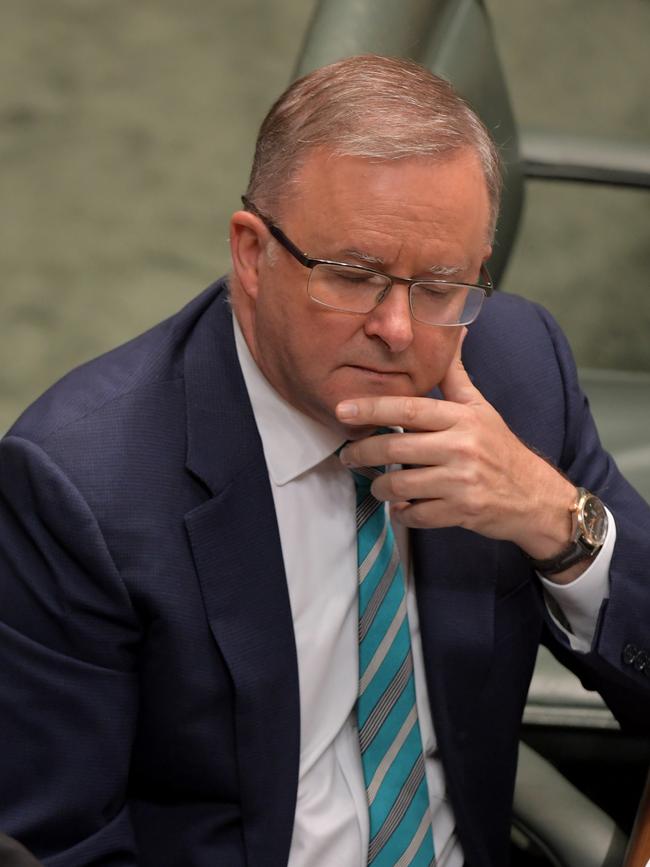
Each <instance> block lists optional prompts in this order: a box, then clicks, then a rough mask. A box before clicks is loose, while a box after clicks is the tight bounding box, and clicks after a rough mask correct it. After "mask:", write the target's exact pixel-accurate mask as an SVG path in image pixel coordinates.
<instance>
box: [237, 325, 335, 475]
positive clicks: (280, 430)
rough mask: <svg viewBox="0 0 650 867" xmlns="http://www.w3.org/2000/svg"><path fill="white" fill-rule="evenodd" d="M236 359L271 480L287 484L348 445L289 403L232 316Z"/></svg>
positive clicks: (332, 431)
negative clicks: (279, 392) (252, 351)
mask: <svg viewBox="0 0 650 867" xmlns="http://www.w3.org/2000/svg"><path fill="white" fill-rule="evenodd" d="M232 321H233V328H234V331H235V345H236V348H237V357H238V359H239V364H240V367H241V370H242V374H243V376H244V382H245V383H246V389H247V391H248V396H249V398H250V402H251V406H252V407H253V415H254V416H255V422H256V424H257V429H258V430H259V433H260V437H261V439H262V447H263V449H264V457H265V458H266V466H267V468H268V471H269V476H270V477H271V481H272V482H273V483H274V484H276V485H286V484H287V482H290V481H292V480H293V479H296V478H297V477H298V476H300V475H302V474H303V473H305V472H307V471H308V470H311V469H313V468H314V467H315V466H317V465H318V464H320V463H321V461H323V460H325V458H328V457H329V456H330V455H332V454H333V453H334V452H335V451H336V450H337V449H338V448H339V447H340V446H342V445H343V443H344V442H345V440H344V439H342V438H341V434H340V433H337V432H336V431H334V430H332V429H330V428H328V427H326V425H324V424H322V423H321V422H318V421H316V420H315V419H313V418H310V417H309V416H307V415H305V414H304V413H302V412H300V410H297V409H296V408H295V407H293V406H292V405H291V404H290V403H288V402H287V401H286V400H285V399H284V398H283V397H281V395H279V394H278V392H277V391H276V390H275V389H274V388H273V386H272V385H271V384H270V383H269V381H268V380H267V379H266V377H265V376H264V374H263V373H262V371H261V370H260V369H259V367H258V366H257V364H256V362H255V360H254V358H253V356H252V355H251V353H250V350H249V348H248V346H247V344H246V340H245V339H244V335H243V334H242V332H241V328H240V327H239V323H238V322H237V317H236V316H233V317H232Z"/></svg>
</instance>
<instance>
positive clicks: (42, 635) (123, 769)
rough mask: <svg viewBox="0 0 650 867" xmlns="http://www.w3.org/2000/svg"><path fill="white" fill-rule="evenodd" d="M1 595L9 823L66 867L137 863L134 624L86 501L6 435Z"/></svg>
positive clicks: (3, 818)
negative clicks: (130, 799) (132, 794)
mask: <svg viewBox="0 0 650 867" xmlns="http://www.w3.org/2000/svg"><path fill="white" fill-rule="evenodd" d="M0 598H1V599H2V606H1V608H0V671H1V672H2V675H1V677H2V688H1V689H0V703H1V705H2V711H1V718H2V720H3V739H2V746H1V747H0V787H1V788H2V792H1V793H0V826H1V827H3V829H4V830H6V831H7V832H8V833H11V834H13V835H15V836H16V837H18V838H19V839H20V840H21V841H22V842H23V843H25V845H27V846H28V847H29V848H30V849H31V850H32V851H33V852H34V854H35V855H36V856H37V857H39V858H41V859H43V860H45V863H52V864H56V865H57V867H58V865H77V864H78V865H82V864H83V865H89V864H94V863H96V862H97V863H99V862H100V861H101V863H103V864H104V863H105V864H107V865H108V864H110V865H111V867H118V865H119V867H130V865H135V864H136V845H135V841H134V836H133V831H132V828H131V822H130V818H129V813H128V808H127V806H126V785H127V779H128V773H129V756H130V749H131V743H132V739H133V733H134V727H135V719H136V713H137V676H136V673H135V671H134V667H135V662H134V646H135V643H136V640H137V634H138V629H137V622H136V618H135V615H134V613H133V611H132V608H131V605H130V602H129V598H128V595H127V593H126V590H125V588H124V586H123V584H122V582H121V580H120V576H119V574H118V571H117V569H116V566H115V564H114V563H113V561H112V559H111V555H110V552H109V551H108V550H107V548H106V545H105V543H104V539H103V536H102V533H101V528H100V527H99V526H98V524H97V522H96V520H95V518H94V516H93V515H92V514H91V512H90V510H89V508H88V506H87V504H86V503H85V501H84V500H83V498H82V497H81V496H80V494H79V492H78V491H77V490H76V488H75V487H74V485H73V484H72V483H71V482H70V480H69V479H68V478H67V477H66V476H65V475H64V473H62V472H61V470H60V469H59V468H58V467H57V466H55V465H54V464H53V462H52V461H51V460H50V459H49V458H48V456H47V454H45V453H44V452H43V451H42V450H41V449H40V448H39V447H37V446H35V445H34V444H32V443H30V442H28V441H26V440H22V439H20V438H18V437H8V438H7V439H5V440H4V441H2V443H0ZM50 858H51V859H53V860H52V861H51V862H49V860H48V859H50Z"/></svg>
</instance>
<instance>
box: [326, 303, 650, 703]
mask: <svg viewBox="0 0 650 867" xmlns="http://www.w3.org/2000/svg"><path fill="white" fill-rule="evenodd" d="M532 309H533V310H534V311H535V312H534V314H533V315H534V320H535V321H534V322H532V323H531V321H530V320H531V317H530V310H531V308H530V307H528V311H529V312H528V313H526V311H525V310H524V311H523V313H524V314H525V315H526V316H528V321H527V322H525V323H524V325H522V327H521V331H522V335H521V336H520V335H519V334H518V333H517V332H516V331H515V333H514V336H513V337H512V338H511V339H510V333H512V329H513V327H514V328H515V329H516V328H517V322H513V321H510V322H509V323H508V325H509V328H510V333H508V338H509V339H510V343H509V344H508V346H507V347H506V349H504V350H503V351H502V350H501V346H500V345H499V344H497V345H495V346H493V345H492V344H491V342H490V337H491V336H492V334H491V332H490V334H486V333H484V334H483V337H482V340H483V343H482V354H481V355H480V357H479V360H480V361H482V362H484V363H485V361H486V360H487V361H489V365H488V366H489V367H490V368H491V370H492V377H493V380H494V377H495V376H496V377H497V382H502V383H503V384H504V385H503V387H502V388H501V392H503V393H504V394H506V395H507V401H506V399H505V398H504V400H503V401H502V402H501V404H499V403H498V401H499V399H500V398H499V394H500V391H499V388H496V389H494V388H493V389H492V394H493V395H495V396H496V399H497V404H496V405H501V406H507V407H509V408H510V410H511V411H512V412H511V415H510V416H508V418H509V421H510V420H511V419H512V418H513V417H514V418H515V419H516V425H515V428H514V429H519V430H520V431H521V430H524V431H526V434H525V436H526V440H527V441H528V442H532V443H534V444H535V445H536V446H538V445H539V444H540V443H541V446H542V451H544V452H545V453H547V454H550V455H552V456H553V460H554V461H555V462H556V464H557V466H558V467H559V468H560V470H561V472H558V471H557V470H556V469H555V468H554V467H553V466H552V465H551V464H550V463H549V462H548V461H546V460H545V459H543V458H541V457H540V456H539V454H537V452H536V451H534V450H532V449H530V448H528V447H527V446H526V445H525V444H524V443H523V442H522V441H521V440H520V439H519V438H518V437H516V436H515V434H514V433H513V432H512V430H510V428H509V427H508V426H507V425H506V424H505V422H504V421H503V419H502V418H501V416H500V415H499V413H498V412H497V411H496V409H494V407H492V406H491V405H490V404H489V403H488V402H487V401H486V400H485V399H484V398H483V396H482V394H481V393H480V391H479V390H478V389H476V388H475V387H474V385H473V384H472V382H471V381H470V380H469V378H468V377H467V376H466V375H465V374H464V370H463V368H462V365H461V363H460V357H459V356H458V357H457V358H456V360H455V361H454V362H453V363H452V365H451V367H450V369H449V372H448V374H447V376H446V377H445V378H444V380H443V382H442V383H441V388H442V390H443V393H444V396H445V397H446V400H445V401H439V400H431V399H430V398H391V397H382V398H378V399H373V398H360V399H357V400H353V401H347V402H346V403H347V404H352V406H339V413H340V414H339V418H340V420H342V421H345V423H346V424H348V425H349V426H350V427H355V426H363V425H374V426H380V425H401V426H403V427H405V428H406V429H407V430H408V431H409V433H407V434H387V435H385V436H380V437H368V438H366V439H363V440H360V441H358V442H355V443H353V444H350V445H348V446H347V447H346V449H345V450H344V452H343V453H342V459H343V460H344V461H346V462H348V463H350V464H352V465H362V464H364V463H367V464H371V465H372V464H382V463H401V464H405V465H410V466H408V467H407V468H405V469H403V470H400V471H398V472H395V473H388V474H385V475H384V476H382V477H381V478H380V479H379V480H378V481H377V482H376V483H374V486H373V490H374V492H375V494H376V496H378V497H379V498H380V499H385V500H390V501H391V502H392V508H393V509H394V510H395V513H396V514H395V517H396V518H397V519H398V520H402V521H403V522H404V523H405V524H407V525H408V526H414V527H418V526H419V527H441V526H450V525H459V526H464V527H467V528H469V529H472V530H475V531H476V532H479V533H481V534H483V535H485V536H488V537H491V538H495V539H503V540H508V541H512V542H515V543H516V544H517V545H519V546H520V547H521V548H522V549H523V550H524V551H526V553H528V554H530V555H532V556H534V557H537V558H543V557H544V556H553V554H554V553H557V552H558V551H559V550H561V548H562V547H563V545H566V542H567V540H568V534H569V532H570V523H569V508H570V505H572V502H573V497H574V496H575V485H578V484H581V485H584V486H585V487H587V488H589V489H590V490H592V491H594V492H595V493H597V494H599V495H600V496H601V497H602V498H603V500H604V501H605V503H606V505H607V506H608V507H609V508H610V510H611V512H612V514H613V515H614V518H615V521H616V527H617V531H618V541H617V544H616V546H615V551H614V554H613V558H612V566H611V573H610V581H611V595H610V599H609V601H604V602H603V605H602V608H601V611H600V619H599V624H598V629H597V630H596V635H595V638H594V644H593V647H592V650H591V653H588V654H586V655H583V654H581V655H580V658H579V659H578V658H577V657H575V656H573V655H571V654H568V653H566V651H567V650H568V646H569V645H568V641H567V638H566V635H565V634H563V633H562V631H561V630H559V629H557V628H556V627H555V625H554V624H553V623H552V621H551V620H550V617H549V629H550V632H551V633H552V638H551V639H549V640H550V641H551V643H552V644H553V645H554V649H555V650H556V651H558V652H559V653H561V655H562V657H563V661H567V658H568V657H571V659H572V664H571V667H573V668H574V670H575V669H576V668H577V670H578V673H579V674H580V675H581V676H582V677H583V679H585V682H586V684H587V685H591V686H594V685H595V683H597V684H598V687H599V689H600V690H601V692H603V694H604V695H605V698H606V700H608V702H609V703H610V705H612V706H613V708H614V709H617V710H618V711H619V715H620V711H621V710H622V709H623V705H626V706H627V705H629V702H628V701H626V697H627V698H629V695H628V693H627V690H631V691H632V694H633V693H634V692H636V691H637V690H638V694H640V695H642V696H643V699H644V703H643V705H642V708H641V711H642V713H641V717H644V715H645V719H647V717H648V714H649V713H650V708H648V696H649V695H650V690H649V687H650V680H648V679H647V677H645V675H644V674H643V673H639V672H638V671H631V670H630V669H631V668H632V667H633V666H631V665H630V664H626V663H625V662H624V658H623V655H624V649H625V647H626V646H627V645H628V644H630V643H632V644H635V645H636V646H638V647H643V646H645V645H647V640H646V639H644V638H643V636H642V633H643V631H644V629H643V624H644V623H647V622H648V616H650V611H649V610H648V609H649V608H650V598H649V597H650V594H648V592H647V587H648V563H649V562H650V509H649V508H648V506H647V504H645V503H644V502H643V501H642V500H641V498H640V497H639V496H638V495H637V494H636V492H634V490H633V489H632V488H631V486H630V485H628V483H627V482H626V481H625V480H624V479H623V478H622V477H621V475H620V473H619V472H618V470H617V468H616V466H615V464H614V462H613V461H612V459H611V457H610V456H609V455H607V454H606V453H605V452H604V451H603V449H602V447H601V445H600V442H599V439H598V436H597V433H596V431H595V427H594V424H593V419H592V418H591V415H590V413H589V408H588V405H587V402H586V400H585V397H584V395H583V394H582V392H581V390H580V388H579V385H578V382H577V376H576V372H575V366H574V364H573V359H572V357H571V353H570V350H569V348H568V345H567V344H566V341H565V339H564V337H563V335H562V334H561V332H560V331H559V329H558V328H557V326H556V325H555V324H554V322H553V320H552V318H551V317H550V316H549V315H548V314H547V313H545V311H542V310H539V309H536V308H532ZM517 312H518V313H519V312H520V311H517ZM496 318H498V317H495V319H496ZM540 319H541V323H540ZM502 327H503V330H504V331H505V330H507V329H506V327H505V326H502ZM531 333H532V334H534V339H535V350H536V352H535V353H534V355H533V356H532V358H531V353H530V352H529V348H528V346H527V341H529V340H530V337H531ZM501 337H502V341H501V342H503V335H501ZM511 344H513V345H511ZM475 360H476V353H475ZM522 360H523V361H522ZM515 363H516V364H518V366H517V367H513V364H515ZM499 365H501V366H499ZM499 377H500V379H499ZM484 379H485V377H484ZM551 384H552V394H553V399H552V401H550V403H549V388H550V386H551ZM522 389H523V391H522ZM540 390H541V391H542V392H544V394H545V398H544V399H542V398H539V397H538V392H539V391H540ZM519 395H521V398H519ZM513 398H514V400H513ZM515 401H516V403H515ZM549 405H551V406H552V407H553V409H552V411H549ZM522 407H526V410H525V411H524V410H523V409H522ZM350 413H352V414H350ZM549 413H550V414H549ZM540 507H541V508H540ZM549 519H552V520H549ZM547 543H549V544H548V546H547ZM542 544H543V545H545V546H547V548H546V554H544V553H542V551H541V550H540V547H538V546H539V545H542ZM550 544H552V545H554V550H551V548H550ZM584 568H585V567H584V565H583V564H578V566H577V567H572V571H571V572H569V573H567V574H565V575H562V574H561V575H558V576H554V577H555V578H556V579H560V580H572V579H573V578H575V577H577V574H579V573H580V572H581V571H582V569H584ZM612 613H614V617H611V615H612ZM594 675H595V677H594ZM638 715H639V714H638V712H637V716H638Z"/></svg>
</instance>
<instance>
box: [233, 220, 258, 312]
mask: <svg viewBox="0 0 650 867" xmlns="http://www.w3.org/2000/svg"><path fill="white" fill-rule="evenodd" d="M266 231H267V230H266V228H265V227H264V224H263V223H262V222H261V220H260V219H259V218H258V217H256V216H255V215H254V214H251V213H249V212H248V211H235V213H234V214H233V215H232V217H231V218H230V255H231V257H232V266H233V271H234V272H235V276H236V278H237V281H238V283H239V285H240V286H241V288H242V289H243V290H244V292H245V293H246V295H248V296H249V297H250V298H253V299H254V298H257V289H258V278H259V268H260V259H261V256H262V253H263V250H264V241H265V239H264V236H265V234H266Z"/></svg>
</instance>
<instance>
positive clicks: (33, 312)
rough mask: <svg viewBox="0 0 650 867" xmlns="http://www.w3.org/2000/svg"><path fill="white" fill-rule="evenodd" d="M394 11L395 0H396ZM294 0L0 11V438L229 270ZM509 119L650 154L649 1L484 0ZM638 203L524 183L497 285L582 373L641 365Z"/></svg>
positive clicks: (93, 3)
mask: <svg viewBox="0 0 650 867" xmlns="http://www.w3.org/2000/svg"><path fill="white" fill-rule="evenodd" d="M396 2H398V0H396ZM313 7H314V2H313V0H268V2H265V3H262V2H260V0H219V2H208V0H185V2H184V3H182V4H180V3H178V2H176V0H139V2H137V3H134V2H132V0H58V2H56V3H53V2H52V0H4V2H3V8H2V28H1V30H0V73H1V74H0V201H1V202H2V232H1V233H0V260H1V262H2V278H3V279H2V282H1V283H0V431H2V430H4V429H5V428H6V427H7V426H8V425H9V424H10V423H11V421H13V419H14V418H15V417H16V415H17V414H18V412H19V411H20V410H21V409H22V408H23V407H24V406H25V405H26V404H27V403H28V402H30V401H31V400H32V399H34V398H35V397H36V396H37V395H38V394H39V393H40V392H41V391H42V390H43V389H44V388H45V387H46V386H48V385H49V384H50V383H51V382H53V381H54V380H55V379H57V378H58V377H59V376H60V375H62V374H63V373H64V372H65V371H66V370H68V369H69V368H70V367H72V366H74V365H75V364H78V363H79V362H81V361H83V360H85V359H87V358H89V357H91V356H93V355H96V354H98V353H100V352H102V351H103V350H105V349H108V348H109V347H111V346H113V345H114V344H116V343H118V342H121V341H123V340H125V339H127V338H129V337H131V336H133V335H135V334H137V333H138V332H140V331H142V330H144V329H145V328H147V327H148V326H149V325H151V324H153V323H154V322H156V321H158V320H159V319H161V318H162V317H164V316H166V315H168V314H170V313H172V312H173V311H174V310H176V309H177V308H179V307H180V306H181V305H182V304H184V303H185V302H186V301H187V300H189V299H190V298H191V297H192V296H193V295H195V294H196V293H197V292H199V291H200V290H201V289H202V288H203V287H204V285H206V284H207V283H208V282H210V281H211V280H212V279H214V278H215V277H217V276H219V275H220V274H221V273H223V272H224V271H225V270H226V269H227V267H228V251H227V243H226V238H227V221H228V216H229V214H230V212H231V211H232V210H233V209H235V208H236V207H237V206H238V197H239V194H240V193H241V191H242V190H243V188H244V186H245V183H246V178H247V173H248V165H249V162H250V158H251V154H252V148H253V144H254V139H255V134H256V130H257V127H258V125H259V122H260V121H261V119H262V117H263V115H264V113H265V111H266V109H267V108H268V107H269V105H270V103H271V101H272V100H273V99H274V98H275V97H276V96H277V95H278V94H279V93H280V91H281V90H282V89H283V88H284V86H285V85H286V84H287V83H288V81H289V78H290V74H291V70H292V67H293V65H294V63H295V60H296V57H297V54H298V51H299V48H300V43H301V39H302V35H303V33H304V30H305V28H306V26H307V23H308V21H309V18H310V16H311V13H312V10H313ZM488 8H489V10H490V12H491V15H492V18H493V22H494V26H495V29H496V33H497V40H498V44H499V49H500V53H501V56H502V60H503V62H504V65H505V67H506V72H507V75H508V78H509V81H510V84H511V88H512V96H513V101H514V105H515V111H516V114H517V117H518V119H519V121H520V122H521V123H522V124H524V125H527V126H531V127H543V126H552V127H554V128H557V129H561V130H564V131H568V132H576V131H577V132H587V133H594V134H598V135H603V136H614V137H621V138H625V139H628V140H630V141H641V142H645V143H649V142H650V113H649V112H648V80H649V74H648V73H649V72H650V55H649V53H648V51H647V37H648V33H649V32H650V3H648V2H647V0H617V2H616V3H613V2H611V0H544V2H535V0H488ZM649 217H650V195H648V194H647V193H644V192H639V191H633V190H632V191H620V190H603V189H596V188H590V187H585V186H577V185H573V186H569V187H560V186H557V185H545V186H542V185H541V184H538V183H534V184H531V185H530V187H529V190H528V199H527V207H526V213H525V219H524V225H523V230H522V233H521V235H520V238H519V241H518V245H517V249H516V251H515V254H516V255H515V258H514V260H513V264H512V266H511V268H510V270H509V272H508V274H507V275H506V281H505V283H504V288H505V289H507V290H509V291H516V292H520V293H522V294H525V295H529V296H531V297H534V298H537V299H540V300H542V301H544V303H546V304H547V306H549V307H550V308H551V309H552V310H553V312H554V313H555V315H556V316H557V317H558V318H559V319H560V321H561V322H562V324H563V325H564V326H565V327H566V329H567V331H568V332H569V334H570V337H571V339H572V342H573V345H574V348H575V350H576V354H577V357H578V360H579V362H580V363H581V364H582V365H586V366H590V367H618V368H623V369H641V370H650V340H649V339H648V334H649V333H650V301H649V300H648V289H649V283H650V281H649V279H648V274H649V273H650V245H649V244H648V236H649V234H650V233H649V227H650V220H649Z"/></svg>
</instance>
